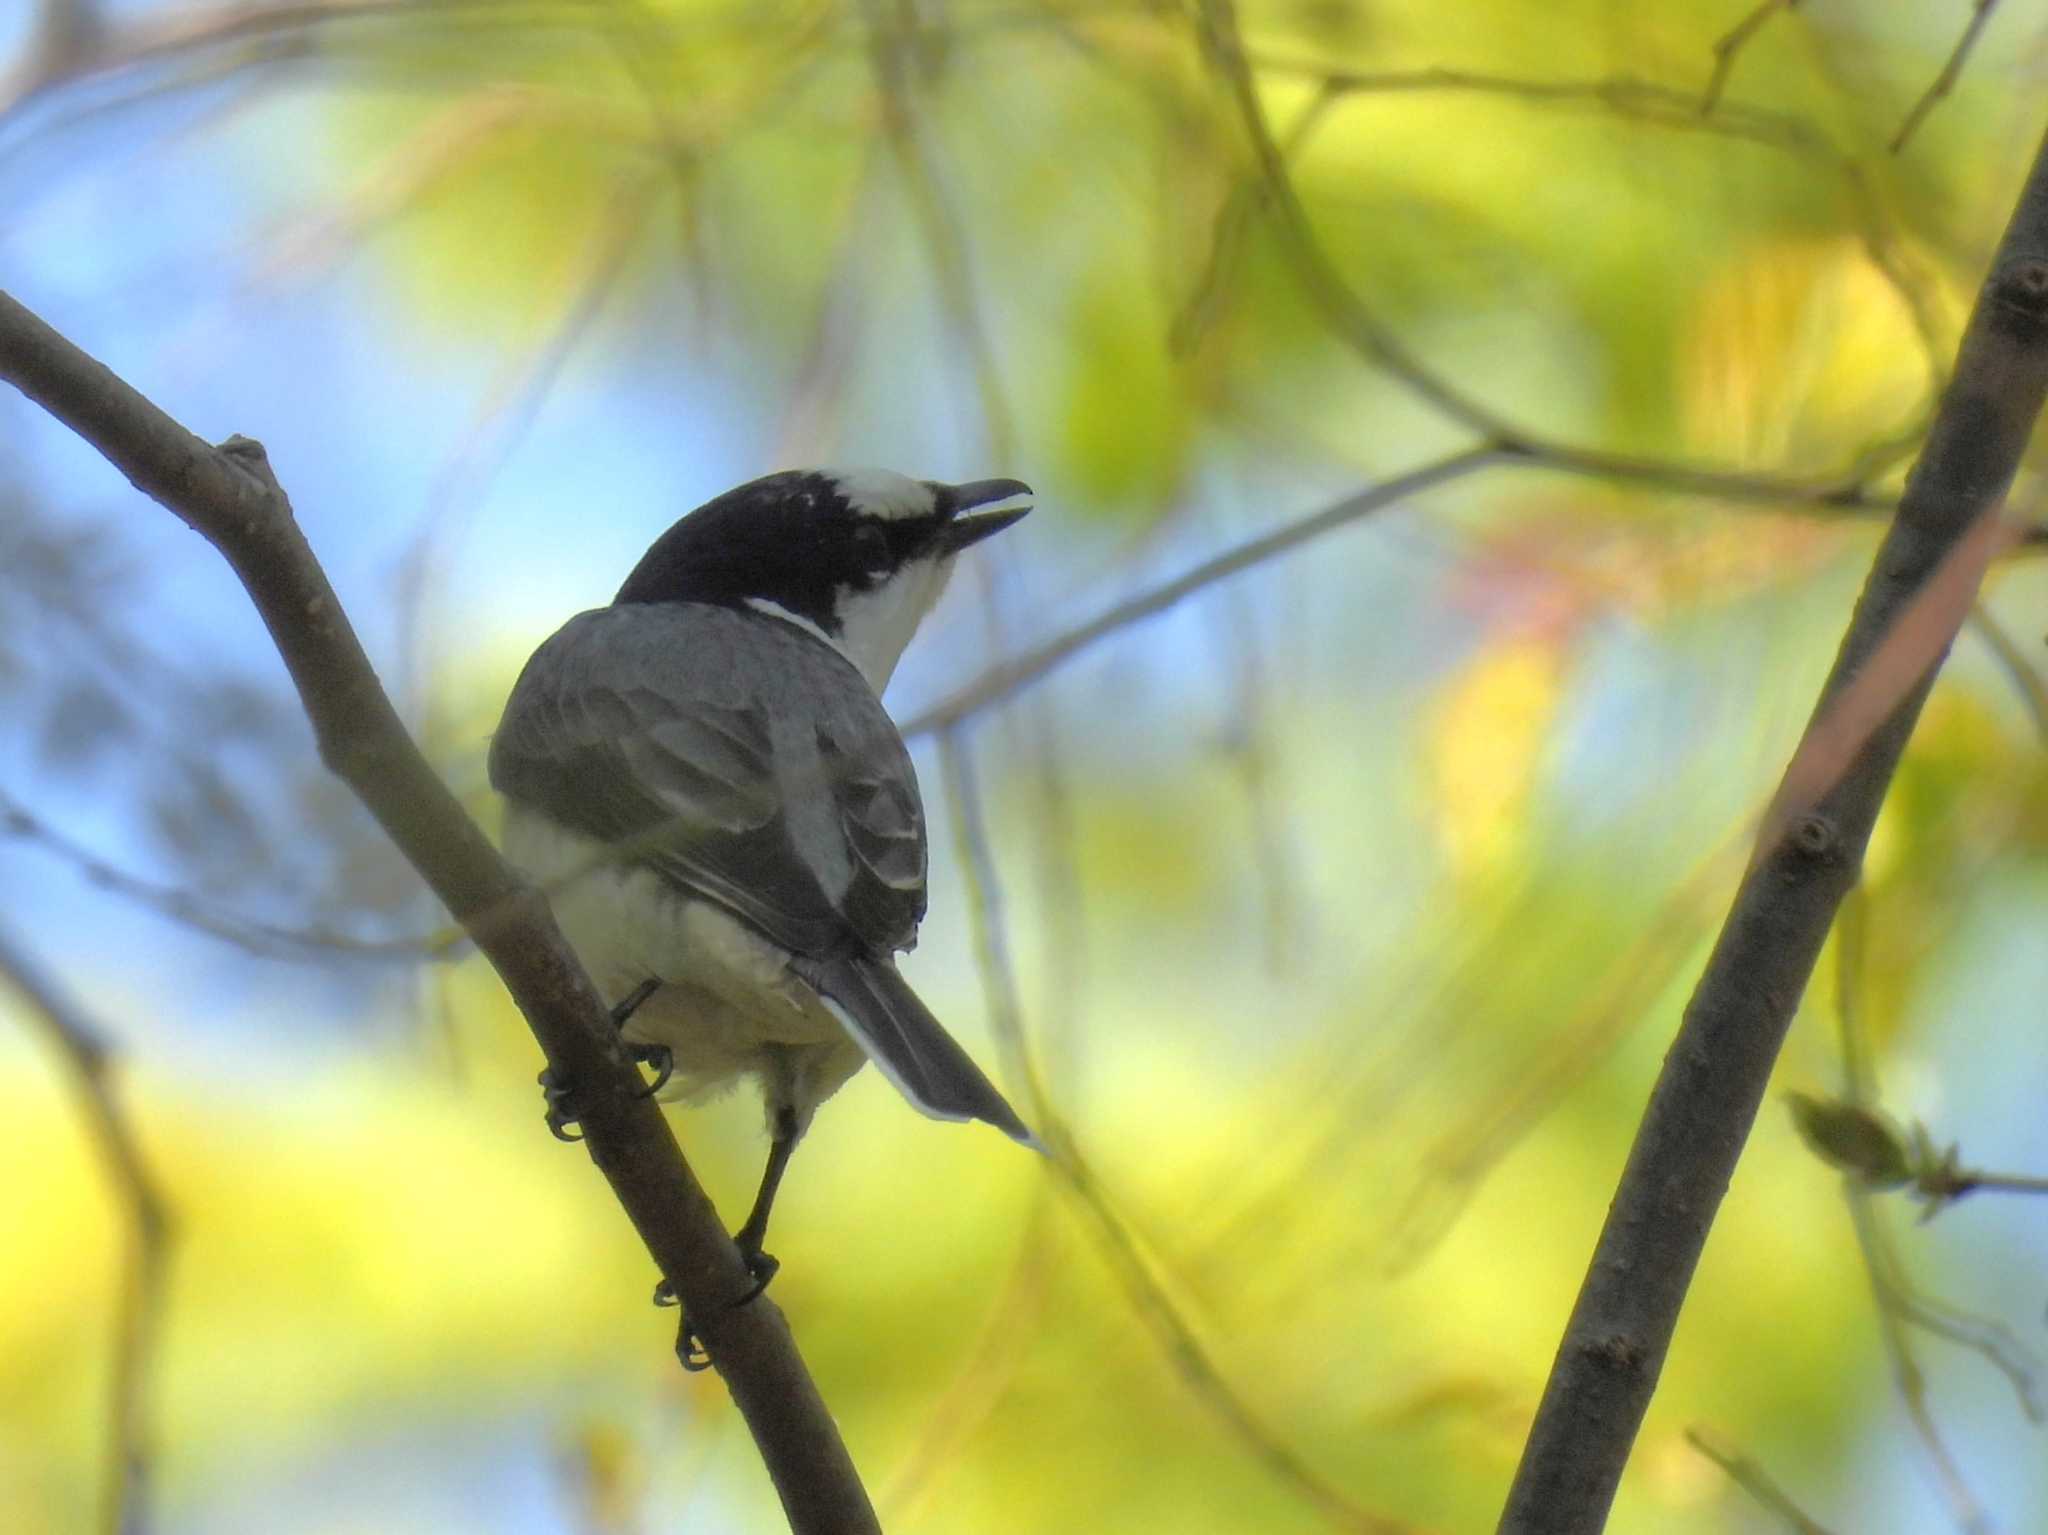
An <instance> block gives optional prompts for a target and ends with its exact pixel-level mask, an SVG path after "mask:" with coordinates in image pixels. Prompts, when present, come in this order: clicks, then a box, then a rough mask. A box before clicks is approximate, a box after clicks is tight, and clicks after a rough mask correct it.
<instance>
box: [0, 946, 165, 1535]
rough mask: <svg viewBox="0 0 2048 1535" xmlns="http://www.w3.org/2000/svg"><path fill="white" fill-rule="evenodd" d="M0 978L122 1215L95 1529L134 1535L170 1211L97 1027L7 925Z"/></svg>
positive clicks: (145, 1463)
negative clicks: (61, 1067) (87, 1133)
mask: <svg viewBox="0 0 2048 1535" xmlns="http://www.w3.org/2000/svg"><path fill="white" fill-rule="evenodd" d="M0 983H4V984H5V985H7V986H9V987H11V988H12V989H13V990H14V991H16V992H17V993H19V994H20V996H21V997H22V999H23V1000H24V1001H26V1002H27V1003H28V1005H29V1010H30V1012H31V1013H32V1014H33V1016H34V1017H35V1019H36V1021H37V1022H38V1023H39V1024H41V1025H42V1027H43V1030H44V1032H45V1033H46V1034H47V1035H48V1036H49V1038H50V1041H51V1042H52V1043H53V1044H55V1045H56V1046H57V1049H58V1051H59V1053H60V1054H62V1056H63V1057H64V1063H65V1064H66V1065H67V1066H69V1067H70V1068H71V1078H72V1085H73V1087H74V1089H75V1090H76V1092H77V1095H78V1103H79V1107H80V1109H81V1110H82V1111H83V1112H84V1114H85V1117H86V1120H87V1122H88V1123H89V1124H90V1125H91V1126H92V1132H93V1138H94V1140H95V1141H97V1142H98V1144H99V1149H100V1157H101V1159H102V1161H104V1162H105V1164H106V1170H107V1177H108V1179H109V1180H110V1181H111V1182H112V1184H113V1186H114V1192H115V1195H116V1197H117V1198H118V1199H119V1200H120V1202H121V1204H122V1205H123V1206H124V1208H125V1214H126V1216H127V1228H128V1231H127V1250H126V1252H125V1253H124V1254H123V1256H122V1261H121V1281H120V1286H119V1291H120V1298H119V1303H118V1307H117V1310H116V1313H115V1318H114V1349H113V1369H112V1371H111V1379H110V1383H109V1390H108V1415H107V1449H106V1467H107V1468H106V1473H105V1476H104V1478H103V1482H102V1487H101V1502H100V1520H99V1529H100V1531H101V1535H132V1532H136V1531H140V1530H144V1529H146V1528H148V1525H149V1518H148V1497H149V1480H150V1465H151V1452H152V1447H151V1443H150V1434H149V1411H148V1397H149V1371H150V1366H151V1365H152V1363H153V1362H154V1360H155V1356H156V1343H157V1337H158V1334H159V1333H160V1332H161V1330H162V1323H163V1302H164V1275H165V1271H166V1269H167V1267H168V1265H169V1260H170V1237H171V1223H170V1217H169V1213H168V1208H167V1206H166V1204H165V1202H164V1198H163V1195H162V1194H161V1193H160V1192H159V1191H158V1189H157V1185H156V1179H155V1177H154V1175H152V1174H151V1172H150V1170H149V1167H148V1164H147V1163H146V1161H145V1160H144V1158H143V1155H142V1149H141V1147H140V1146H139V1145H138V1144H137V1143H136V1139H135V1132H134V1131H133V1130H132V1129H131V1128H130V1127H129V1124H128V1119H127V1116H126V1114H124V1113H123V1112H122V1109H121V1106H120V1104H119V1103H118V1102H117V1101H116V1099H115V1096H114V1087H113V1083H112V1081H111V1080H110V1067H111V1061H110V1058H109V1052H108V1047H107V1043H106V1036H105V1034H104V1032H103V1031H102V1030H101V1029H99V1028H98V1027H97V1026H96V1025H94V1024H93V1023H92V1021H91V1020H90V1019H88V1018H87V1017H86V1016H85V1014H84V1012H83V1011H82V1010H81V1009H80V1008H79V1007H78V1006H77V1004H76V1003H74V1002H73V1001H72V1000H71V998H70V997H68V996H67V995H66V994H65V993H64V991H63V989H62V988H61V987H59V986H58V985H57V983H56V982H55V981H54V980H53V979H51V978H50V977H49V976H48V975H46V974H44V973H43V970H42V968H41V967H40V966H39V965H37V964H36V963H35V961H34V960H33V959H32V958H30V956H29V955H28V953H27V952H26V951H25V950H24V949H23V948H22V947H21V946H20V944H19V943H17V942H16V941H15V939H14V938H13V937H12V936H11V935H10V934H9V933H7V932H6V931H5V930H0Z"/></svg>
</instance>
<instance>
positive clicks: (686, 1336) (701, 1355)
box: [676, 1317, 711, 1375]
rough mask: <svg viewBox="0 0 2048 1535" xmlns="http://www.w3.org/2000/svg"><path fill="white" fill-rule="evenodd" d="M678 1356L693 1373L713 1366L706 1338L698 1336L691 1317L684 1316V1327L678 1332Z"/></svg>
mask: <svg viewBox="0 0 2048 1535" xmlns="http://www.w3.org/2000/svg"><path fill="white" fill-rule="evenodd" d="M676 1358H677V1359H678V1360H680V1361H681V1363H682V1366H683V1368H684V1369H686V1370H688V1371H689V1372H690V1373H691V1374H692V1375H696V1374H699V1373H700V1372H702V1371H704V1370H708V1369H710V1368H711V1354H710V1352H709V1351H708V1350H707V1349H706V1348H705V1347H704V1340H703V1339H702V1338H700V1337H698V1336H697V1331H696V1329H695V1328H693V1327H692V1326H690V1319H689V1318H688V1317H684V1318H683V1325H682V1328H681V1329H680V1330H679V1331H678V1332H677V1333H676Z"/></svg>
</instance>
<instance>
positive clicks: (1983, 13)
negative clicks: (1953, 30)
mask: <svg viewBox="0 0 2048 1535" xmlns="http://www.w3.org/2000/svg"><path fill="white" fill-rule="evenodd" d="M1973 3H1974V6H1975V9H1973V10H1972V11H1971V12H1970V23H1969V25H1968V26H1966V27H1964V28H1963V35H1962V36H1961V37H1959V38H1957V39H1956V45H1955V48H1954V49H1953V50H1952V51H1951V52H1950V54H1949V56H1948V62H1947V63H1946V64H1944V65H1942V66H1941V73H1940V74H1938V75H1936V76H1935V77H1934V83H1933V84H1932V85H1930V86H1928V87H1927V89H1926V91H1925V92H1923V93H1922V95H1921V97H1920V99H1919V100H1918V101H1916V102H1914V103H1913V110H1912V111H1910V112H1908V113H1907V114H1906V120H1905V121H1904V122H1902V123H1900V124H1899V131H1898V132H1897V133H1895V134H1893V135H1892V141H1891V143H1890V144H1888V145H1887V146H1886V148H1888V149H1890V150H1891V152H1892V153H1893V154H1897V153H1899V151H1900V150H1902V149H1904V148H1905V147H1906V141H1907V140H1908V139H1910V138H1911V137H1912V136H1913V134H1914V133H1915V131H1917V130H1918V128H1919V127H1920V125H1921V123H1923V122H1925V121H1926V120H1927V114H1928V113H1929V112H1932V111H1933V110H1934V107H1935V104H1936V103H1937V102H1939V101H1940V100H1941V99H1942V98H1943V97H1944V96H1946V95H1948V93H1949V92H1950V91H1952V90H1954V89H1955V88H1956V81H1958V80H1960V79H1961V78H1962V76H1963V65H1964V64H1965V63H1967V62H1968V61H1969V57H1970V50H1971V49H1972V48H1975V47H1976V46H1977V39H1978V38H1979V37H1980V36H1982V35H1983V32H1984V24H1985V23H1986V22H1987V21H1989V20H1990V19H1991V13H1992V12H1993V11H1995V10H1997V9H1998V0H1973Z"/></svg>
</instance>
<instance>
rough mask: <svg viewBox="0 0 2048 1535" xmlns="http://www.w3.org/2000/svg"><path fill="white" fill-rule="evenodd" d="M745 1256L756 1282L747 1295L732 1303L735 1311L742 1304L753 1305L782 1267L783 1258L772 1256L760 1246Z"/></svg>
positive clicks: (750, 1272) (748, 1269) (748, 1270)
mask: <svg viewBox="0 0 2048 1535" xmlns="http://www.w3.org/2000/svg"><path fill="white" fill-rule="evenodd" d="M745 1257H746V1260H747V1272H748V1273H749V1274H752V1275H753V1276H754V1284H753V1288H751V1289H750V1290H748V1291H747V1293H746V1294H745V1295H742V1296H741V1297H740V1298H739V1299H738V1300H736V1301H734V1302H733V1303H732V1309H733V1310H735V1311H737V1310H739V1309H740V1307H742V1306H751V1305H752V1304H753V1303H754V1302H755V1301H757V1300H759V1299H760V1298H761V1292H762V1291H763V1290H765V1289H767V1288H768V1281H769V1280H771V1279H773V1278H774V1277H775V1275H776V1273H777V1271H778V1270H780V1269H781V1267H782V1260H781V1259H779V1258H775V1257H771V1256H770V1255H769V1254H767V1253H764V1252H762V1251H760V1250H759V1249H758V1248H757V1249H755V1250H754V1251H753V1252H750V1253H747V1254H745Z"/></svg>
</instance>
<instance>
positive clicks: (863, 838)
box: [490, 603, 925, 955]
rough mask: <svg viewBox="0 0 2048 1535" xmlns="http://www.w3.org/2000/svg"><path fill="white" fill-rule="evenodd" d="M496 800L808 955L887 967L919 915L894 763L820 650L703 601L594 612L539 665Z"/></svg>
mask: <svg viewBox="0 0 2048 1535" xmlns="http://www.w3.org/2000/svg"><path fill="white" fill-rule="evenodd" d="M490 774H491V782H492V784H493V785H494V786H495V787H496V788H498V789H499V790H500V791H501V792H503V793H504V794H505V795H506V796H507V797H508V798H510V799H512V800H513V801H515V802H517V803H520V804H522V805H525V806H527V807H529V808H530V809H534V810H538V811H540V812H542V813H544V814H546V815H548V816H550V817H552V818H553V819H555V820H557V821H559V822H561V823H563V824H564V825H567V826H569V827H571V828H572V829H574V830H577V831H580V832H583V833H584V834H586V835H588V836H593V837H596V838H598V839H600V840H602V841H605V842H610V843H614V844H620V845H621V857H622V858H626V859H630V860H631V861H632V862H635V863H639V864H644V865H646V866H648V867H650V868H653V869H655V870H656V871H657V872H659V873H660V874H662V875H663V877H664V878H666V879H668V880H669V881H671V882H672V883H673V884H675V885H677V886H679V887H681V888H684V889H686V890H688V891H690V892H692V893H695V894H699V895H702V896H706V897H709V898H711V899H713V900H716V901H719V902H720V903H721V904H723V905H725V906H727V907H728V908H729V909H731V910H732V911H733V912H734V913H735V914H736V915H738V916H740V917H742V918H743V919H745V920H747V921H748V922H750V923H751V924H753V925H754V926H756V927H758V928H760V929H762V930H763V931H765V932H766V933H767V934H768V935H769V936H770V937H773V938H774V939H776V941H778V942H780V943H782V944H783V945H784V946H786V947H788V948H790V949H792V950H794V951H796V952H798V953H803V954H813V955H823V954H831V953H838V952H855V951H866V952H870V953H879V954H887V953H891V952H894V951H895V950H897V949H900V948H904V947H907V946H908V945H909V944H910V943H911V942H913V941H914V940H915V937H916V931H917V923H918V921H919V920H920V919H921V918H922V916H923V915H924V905H925V834H924V812H923V807H922V804H921V802H920V800H919V797H918V791H917V780H916V776H915V773H914V771H913V769H912V767H911V764H910V759H909V755H908V753H907V752H906V751H905V750H904V747H903V741H902V738H901V736H899V735H898V733H897V731H896V727H895V725H894V723H893V722H892V721H891V720H890V719H889V716H888V714H887V713H886V712H885V711H884V710H883V708H882V704H881V701H880V700H879V699H878V698H876V697H875V695H874V692H873V690H872V689H871V688H869V686H868V684H867V681H866V679H865V678H863V677H862V676H861V674H860V672H859V670H858V669H857V668H856V667H854V665H853V664H852V663H851V662H850V661H848V660H847V659H846V658H845V657H844V656H841V655H840V654H838V653H837V652H836V651H835V650H834V649H833V648H832V647H831V646H830V645H828V644H827V643H826V642H825V641H823V640H822V639H818V638H816V637H813V636H811V635H809V634H806V633H804V632H803V631H802V630H800V629H798V628H797V627H795V626H794V625H792V624H789V623H785V622H783V621H782V620H780V619H776V618H771V617H767V616H764V615H760V614H754V613H748V612H741V611H735V610H733V609H728V608H722V607H712V606H707V605H701V604H683V603H665V604H642V605H626V606H620V607H610V608H600V609H597V610H595V611H592V612H589V613H582V614H579V615H577V616H576V617H575V618H572V619H571V620H569V622H568V623H567V624H565V625H563V626H562V628H561V629H560V630H559V631H557V632H556V634H555V635H554V636H553V637H552V638H551V639H549V640H548V641H547V643H546V644H544V645H542V646H541V648H540V649H539V650H537V651H536V652H534V655H533V658H532V659H531V660H530V661H529V662H528V663H527V665H526V669H525V670H524V671H523V672H522V673H521V674H520V677H519V681H518V682H517V684H515V685H514V687H513V690H512V697H511V699H510V701H509V702H508V703H507V704H506V707H505V716H504V719H503V720H502V721H501V722H500V724H499V727H498V731H497V734H496V736H495V737H494V738H493V740H492V743H491V755H490Z"/></svg>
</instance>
